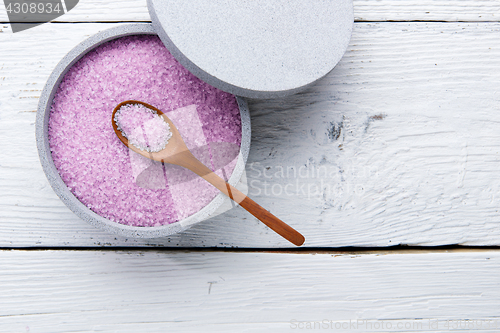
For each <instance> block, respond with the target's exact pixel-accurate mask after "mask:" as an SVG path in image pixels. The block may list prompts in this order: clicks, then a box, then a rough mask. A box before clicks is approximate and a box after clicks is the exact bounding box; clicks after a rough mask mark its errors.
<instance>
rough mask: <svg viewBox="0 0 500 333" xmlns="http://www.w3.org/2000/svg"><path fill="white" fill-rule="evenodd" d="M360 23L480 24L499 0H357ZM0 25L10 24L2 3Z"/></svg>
mask: <svg viewBox="0 0 500 333" xmlns="http://www.w3.org/2000/svg"><path fill="white" fill-rule="evenodd" d="M354 17H355V19H356V20H357V21H450V22H456V21H477V22H490V21H498V20H499V19H500V3H499V2H498V1H497V0H423V1H413V0H377V1H374V0H354ZM55 21H56V22H119V21H122V22H123V21H150V17H149V13H148V10H147V6H146V0H120V1H101V0H80V2H79V3H78V5H77V6H76V7H75V8H74V9H73V10H71V11H70V12H69V13H67V14H66V15H64V16H61V17H59V18H57V19H56V20H55ZM0 22H8V19H7V12H6V11H5V7H4V4H3V2H0Z"/></svg>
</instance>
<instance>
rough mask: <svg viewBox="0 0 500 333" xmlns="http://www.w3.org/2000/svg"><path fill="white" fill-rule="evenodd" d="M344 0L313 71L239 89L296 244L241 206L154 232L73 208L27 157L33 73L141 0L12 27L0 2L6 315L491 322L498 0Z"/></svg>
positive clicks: (260, 166) (252, 167)
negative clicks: (334, 52) (261, 89)
mask: <svg viewBox="0 0 500 333" xmlns="http://www.w3.org/2000/svg"><path fill="white" fill-rule="evenodd" d="M354 9H355V20H356V22H355V25H354V32H353V36H352V40H351V43H350V46H349V48H348V51H347V52H346V54H345V56H344V58H343V59H342V60H341V62H340V63H339V64H338V66H337V67H336V68H335V69H334V70H333V71H332V72H331V73H330V74H329V75H328V76H327V77H326V78H324V79H323V80H321V82H319V83H318V84H316V85H315V86H313V87H311V88H309V89H308V90H307V91H305V92H303V93H300V94H298V95H295V96H291V97H287V98H283V99H276V100H265V101H263V100H260V101H259V100H251V101H249V104H250V111H251V116H252V147H251V150H250V156H249V161H248V165H247V176H248V180H249V184H250V194H251V195H252V197H253V198H254V199H255V200H256V201H257V202H259V203H260V204H262V205H263V206H264V207H267V208H269V209H270V210H271V211H272V212H273V213H274V214H276V215H277V216H279V217H281V218H282V219H283V220H285V221H286V222H288V223H289V224H290V225H292V226H293V227H294V228H296V229H297V230H299V231H301V232H302V233H303V234H304V235H305V237H306V244H305V245H304V248H305V250H301V251H292V250H290V249H289V245H288V244H287V243H286V242H285V241H283V240H282V239H281V238H280V237H279V236H277V235H275V234H274V233H273V232H271V231H269V230H268V229H266V227H265V226H264V225H262V224H261V223H259V222H258V221H257V220H255V219H254V218H253V217H251V216H250V215H249V214H247V213H246V212H245V211H243V210H242V209H241V208H235V209H233V210H231V211H229V212H227V213H225V214H223V215H220V216H218V217H216V218H213V219H211V220H209V221H206V222H203V223H200V224H199V225H197V226H195V227H193V228H191V229H189V230H188V231H186V232H184V233H182V234H179V235H176V236H172V237H168V238H164V239H153V240H137V239H124V238H120V237H117V236H114V235H109V234H106V233H105V232H102V231H100V230H97V229H94V228H93V227H91V226H89V225H87V224H86V223H85V222H83V221H82V220H80V219H79V218H77V217H76V216H75V215H74V214H73V213H72V212H70V211H69V210H68V209H67V208H66V206H64V204H63V203H62V202H61V201H60V200H59V199H58V197H57V196H56V195H55V193H54V192H53V190H52V189H51V187H50V186H49V184H48V181H47V180H46V178H45V175H44V173H43V171H42V168H41V166H40V163H39V160H38V155H37V150H36V143H35V134H34V122H35V116H36V111H35V110H36V107H37V103H38V98H39V95H40V91H41V90H42V88H43V86H44V84H45V81H46V80H47V78H48V76H49V74H50V73H51V71H52V70H53V68H54V66H55V65H56V64H57V62H58V61H59V60H60V59H61V58H62V57H63V56H64V55H65V54H66V53H67V52H68V51H69V50H70V49H71V48H73V47H74V46H75V45H77V44H78V43H80V42H81V41H82V40H84V39H86V38H87V37H89V36H90V35H92V34H94V33H97V32H99V31H101V30H103V29H107V28H110V27H112V26H116V25H119V24H123V23H125V22H145V23H147V22H149V21H150V19H149V15H148V12H147V8H146V3H145V0H122V1H108V2H103V1H97V0H81V1H80V3H79V4H78V5H77V7H76V8H75V9H73V10H72V11H71V12H70V13H68V14H66V15H64V16H62V17H60V18H59V19H58V20H57V21H55V22H53V23H48V24H44V25H41V26H38V27H36V28H33V29H29V30H26V31H24V32H20V33H16V34H12V33H11V30H10V26H9V24H8V23H7V22H8V20H7V16H6V12H5V8H4V7H3V3H2V4H0V22H3V23H0V143H1V145H2V154H1V155H0V207H1V208H0V247H1V248H2V250H0V332H51V333H53V332H167V331H169V332H200V331H202V332H212V331H213V332H289V331H311V330H314V331H349V332H357V331H359V332H382V331H384V332H385V331H387V332H392V331H397V332H415V331H428V332H444V331H449V330H459V329H462V330H478V331H484V332H498V331H499V330H500V312H499V310H500V288H499V282H500V278H499V273H500V252H499V251H498V249H499V248H497V247H498V246H500V213H499V208H500V22H499V21H500V1H498V0H477V1H474V0H453V1H444V0H434V1H430V0H426V1H410V0H380V1H375V0H355V1H354ZM282 170H284V172H281V171H282ZM293 170H295V172H294V171H293ZM318 173H320V175H318ZM285 189H286V190H287V191H286V192H285ZM280 190H281V193H280V192H279V191H280ZM395 245H410V246H413V247H412V248H410V250H403V249H402V248H401V247H397V248H396V249H391V248H389V247H390V246H395ZM444 245H453V246H452V247H449V248H448V247H447V248H444V249H443V248H436V246H444ZM469 246H474V247H472V248H471V247H469ZM483 246H489V247H483ZM339 247H341V248H340V249H339ZM344 247H355V248H354V249H352V250H350V249H349V248H344ZM214 248H215V249H214Z"/></svg>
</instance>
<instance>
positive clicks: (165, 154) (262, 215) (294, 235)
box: [111, 100, 305, 246]
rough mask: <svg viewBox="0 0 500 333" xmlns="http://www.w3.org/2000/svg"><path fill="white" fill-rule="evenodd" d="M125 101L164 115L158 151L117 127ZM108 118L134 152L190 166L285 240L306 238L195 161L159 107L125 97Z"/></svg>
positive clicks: (294, 242) (153, 158)
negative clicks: (166, 135)
mask: <svg viewBox="0 0 500 333" xmlns="http://www.w3.org/2000/svg"><path fill="white" fill-rule="evenodd" d="M126 104H141V105H144V106H145V107H147V108H149V109H151V110H154V111H156V112H157V113H158V115H160V116H162V117H163V119H164V120H165V121H166V122H167V123H168V124H169V125H170V131H171V132H172V137H171V138H170V140H169V141H168V143H167V145H166V147H165V148H164V149H163V150H161V151H159V152H156V153H155V152H147V151H145V150H141V149H139V148H137V147H135V146H134V145H129V142H128V139H127V138H126V137H124V136H123V134H122V132H121V131H120V130H118V126H117V124H116V123H115V120H114V119H115V113H116V111H118V110H119V109H120V108H121V107H122V106H124V105H126ZM111 122H112V124H113V129H114V130H115V133H116V135H117V136H118V138H119V139H120V141H121V142H123V144H124V145H125V146H127V147H128V148H130V149H132V150H133V151H134V152H136V153H138V154H140V155H142V156H144V157H147V158H149V159H152V160H154V161H158V162H164V163H169V164H175V165H179V166H181V167H184V168H186V169H189V170H191V171H193V172H194V173H196V174H197V175H198V176H200V177H202V178H203V179H205V180H206V181H207V182H209V183H210V184H212V185H213V186H215V187H216V188H217V189H218V190H219V191H221V192H222V193H224V194H225V195H227V196H228V197H229V198H231V199H232V200H234V201H235V202H236V203H238V204H239V205H240V206H241V207H243V208H245V209H246V210H247V211H248V212H249V213H250V214H252V215H253V216H255V217H256V218H258V219H259V220H260V221H261V222H262V223H264V224H265V225H267V226H268V227H269V228H271V229H272V230H274V231H275V232H277V233H278V234H279V235H281V236H283V237H284V238H285V239H286V240H288V241H290V242H291V243H293V244H295V245H297V246H300V245H302V244H304V241H305V238H304V236H302V235H301V234H300V233H299V232H297V231H296V230H295V229H293V228H292V227H290V226H289V225H288V224H286V223H285V222H283V221H281V220H280V219H279V218H277V217H276V216H274V215H273V214H271V213H270V212H268V211H267V210H265V209H264V208H262V207H261V206H260V205H259V204H257V203H256V202H255V201H253V200H252V199H250V198H249V197H247V196H246V195H245V194H243V193H242V192H240V191H239V190H238V189H236V188H235V187H233V186H231V185H230V184H228V183H226V182H225V181H224V180H223V179H222V178H220V177H219V176H217V174H215V172H213V171H212V170H210V169H209V168H208V167H206V166H205V165H204V164H203V163H201V162H200V161H198V159H197V158H196V157H194V156H193V154H192V153H191V152H190V151H189V149H188V148H187V146H186V144H185V143H184V140H182V137H181V135H180V134H179V131H178V130H177V127H175V125H174V124H173V123H172V121H171V120H170V119H169V118H168V117H167V116H166V115H165V114H164V113H163V112H161V111H160V110H158V109H157V108H155V107H154V106H152V105H149V104H146V103H143V102H140V101H133V100H130V101H125V102H121V103H120V104H118V105H117V106H116V108H115V109H114V110H113V114H112V115H111Z"/></svg>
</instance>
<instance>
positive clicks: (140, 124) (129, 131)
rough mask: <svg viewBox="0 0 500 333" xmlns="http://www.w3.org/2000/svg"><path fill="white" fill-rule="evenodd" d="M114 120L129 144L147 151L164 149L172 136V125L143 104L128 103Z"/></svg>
mask: <svg viewBox="0 0 500 333" xmlns="http://www.w3.org/2000/svg"><path fill="white" fill-rule="evenodd" d="M114 121H115V123H116V125H117V127H118V130H120V131H121V132H122V134H123V136H124V137H126V138H127V139H128V140H129V144H132V145H134V146H135V147H137V148H139V149H140V150H145V151H147V152H154V153H156V152H159V151H160V150H163V149H164V148H165V147H166V146H167V143H168V140H169V139H170V138H171V137H172V132H171V131H170V125H169V124H168V123H167V122H166V121H165V120H164V119H163V118H162V117H161V116H160V115H158V114H157V113H156V111H155V110H152V109H149V108H148V107H146V106H144V105H142V104H127V105H124V106H122V107H121V108H120V109H118V110H117V111H116V113H115V118H114Z"/></svg>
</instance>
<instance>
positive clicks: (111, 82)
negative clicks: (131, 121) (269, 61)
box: [48, 35, 241, 227]
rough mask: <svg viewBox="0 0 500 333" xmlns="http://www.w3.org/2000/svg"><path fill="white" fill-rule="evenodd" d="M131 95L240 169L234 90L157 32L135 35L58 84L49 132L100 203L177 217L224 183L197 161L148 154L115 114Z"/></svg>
mask: <svg viewBox="0 0 500 333" xmlns="http://www.w3.org/2000/svg"><path fill="white" fill-rule="evenodd" d="M127 100H139V101H143V102H145V103H148V104H151V105H154V106H155V107H156V108H158V109H160V110H162V111H163V112H164V113H165V114H166V115H167V116H168V117H169V118H170V119H171V120H172V121H173V123H174V124H175V125H176V127H177V128H178V130H179V133H180V135H181V136H182V138H183V140H184V141H185V142H186V144H187V145H188V147H189V149H191V150H192V152H193V154H194V155H195V156H196V157H197V158H199V159H200V160H202V161H203V163H206V165H207V166H208V167H210V168H211V169H212V170H215V171H216V172H217V173H218V174H221V168H222V167H224V171H225V173H226V174H227V175H228V177H229V176H230V175H231V173H232V172H233V169H234V160H235V156H234V154H232V152H231V150H230V149H226V148H224V145H220V144H219V143H227V144H228V145H230V146H232V147H235V146H236V147H239V146H240V144H241V118H240V111H239V108H238V104H237V101H236V98H235V96H234V95H231V94H229V93H225V92H222V91H220V90H218V89H216V88H214V87H212V86H210V85H208V84H206V83H204V82H203V81H201V80H199V79H198V78H196V77H195V76H194V75H192V74H191V73H190V72H188V71H187V70H186V69H185V68H184V67H182V66H181V65H180V64H179V63H178V62H177V61H176V60H175V59H174V58H173V57H172V55H171V54H170V53H169V52H168V50H167V49H166V48H165V46H164V45H163V43H162V42H161V41H160V39H159V38H158V37H157V36H152V35H135V36H127V37H123V38H118V39H114V40H112V41H109V42H106V43H104V44H102V45H100V46H98V47H96V48H95V49H94V50H92V51H90V52H88V53H87V54H86V55H84V56H83V57H82V58H81V59H80V60H79V61H78V62H76V63H75V64H74V65H73V66H72V67H71V68H70V69H69V70H68V72H67V73H66V75H65V76H64V78H63V80H62V81H61V83H60V85H59V87H58V89H57V92H56V94H55V96H54V99H53V102H52V108H51V112H50V117H49V124H48V137H49V144H50V148H51V152H52V159H53V161H54V165H55V166H56V168H57V170H58V172H59V175H60V176H61V178H62V180H63V181H64V183H65V184H66V185H67V187H68V189H69V190H70V191H71V192H72V193H73V194H74V195H75V196H76V198H78V200H80V201H81V202H82V203H83V204H84V205H86V206H87V207H88V208H90V209H91V210H92V211H94V212H95V213H97V214H99V215H101V216H103V217H105V218H107V219H109V220H112V221H115V222H117V223H122V224H126V225H130V226H140V227H154V226H161V225H166V224H169V223H175V222H177V221H179V220H180V219H184V218H185V217H187V216H190V215H192V214H194V213H196V212H197V211H199V210H200V209H202V208H203V207H205V206H206V205H207V204H208V203H210V202H211V201H212V200H213V199H214V198H215V196H216V195H217V194H218V193H219V192H218V191H217V190H216V189H215V188H214V187H213V186H212V185H210V184H209V183H208V182H206V181H200V178H199V177H197V176H195V175H194V174H192V173H191V174H190V171H186V170H184V169H182V170H180V169H179V167H175V166H172V165H169V164H165V165H162V164H161V163H159V164H158V162H153V161H151V160H149V159H146V158H144V157H142V156H140V155H138V154H136V153H134V152H132V151H131V150H130V149H129V148H128V147H126V146H125V145H124V144H123V143H122V142H121V141H120V140H119V139H118V137H117V136H116V134H115V132H114V130H113V127H112V119H111V115H112V112H113V109H114V108H115V107H116V106H117V105H118V104H119V103H120V102H123V101H127ZM170 114H171V115H172V117H170V116H169V115H170ZM153 118H154V117H153ZM153 118H151V119H153ZM123 125H124V126H125V127H126V126H127V125H128V124H127V125H125V124H123ZM151 126H152V127H154V126H155V125H151ZM146 128H147V129H148V130H151V128H150V127H149V123H148V122H147V121H146V122H145V123H144V126H143V127H141V130H142V131H143V133H144V132H148V130H146ZM153 132H154V130H153V131H151V133H153ZM146 138H147V139H148V143H149V144H151V143H152V142H149V140H150V137H149V136H147V137H146ZM236 150H238V149H236ZM136 155H137V156H136ZM226 155H228V157H226V158H225V160H224V161H223V163H222V164H223V165H220V164H221V161H222V159H221V158H220V156H226ZM215 157H216V158H215ZM140 158H143V159H146V160H147V161H144V160H141V159H140ZM214 158H215V161H214ZM132 162H133V163H132ZM155 163H156V164H155ZM176 168H177V169H176Z"/></svg>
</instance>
